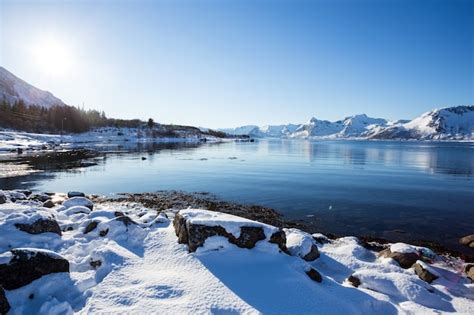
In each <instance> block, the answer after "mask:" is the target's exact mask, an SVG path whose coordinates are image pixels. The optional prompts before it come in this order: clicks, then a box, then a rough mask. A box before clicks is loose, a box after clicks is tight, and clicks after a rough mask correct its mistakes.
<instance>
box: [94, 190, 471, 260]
mask: <svg viewBox="0 0 474 315" xmlns="http://www.w3.org/2000/svg"><path fill="white" fill-rule="evenodd" d="M92 200H93V201H94V202H98V203H103V202H112V201H119V202H137V203H141V204H143V205H144V206H146V207H147V208H150V209H155V210H157V211H165V210H167V209H186V208H189V207H190V208H200V209H207V210H211V211H219V212H223V213H228V214H232V215H236V216H239V217H244V218H247V219H250V220H254V221H259V222H263V223H266V224H270V225H273V226H276V227H279V228H297V229H300V230H302V231H305V232H307V233H309V234H314V233H321V231H318V230H316V229H315V228H314V227H311V226H310V225H308V224H307V223H306V222H305V221H304V220H289V219H286V218H285V217H284V215H283V214H281V213H279V212H278V211H277V210H275V209H272V208H270V207H265V206H261V205H252V204H246V203H236V202H230V201H226V200H222V199H220V198H218V197H217V196H215V195H213V194H211V193H209V192H184V191H176V190H162V191H157V192H146V193H119V194H117V196H115V197H105V196H93V197H92ZM323 234H324V235H325V236H327V237H328V238H329V239H332V240H336V239H339V238H343V237H357V238H358V239H359V241H360V244H361V245H362V246H363V247H365V248H368V249H371V250H374V251H381V250H383V249H385V248H387V247H388V246H389V244H390V243H395V242H398V241H400V240H397V239H385V238H380V237H374V236H369V235H350V234H344V235H340V234H334V233H323ZM409 243H410V244H412V245H416V246H420V247H427V248H430V249H431V250H433V251H434V252H435V253H436V254H438V255H446V256H452V257H457V258H461V259H463V260H464V261H466V262H474V254H466V253H461V252H459V251H458V250H455V249H451V248H448V247H446V246H443V245H441V244H439V243H437V242H435V241H427V240H416V239H415V240H413V241H410V242H409Z"/></svg>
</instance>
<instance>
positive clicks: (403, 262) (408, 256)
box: [379, 248, 421, 269]
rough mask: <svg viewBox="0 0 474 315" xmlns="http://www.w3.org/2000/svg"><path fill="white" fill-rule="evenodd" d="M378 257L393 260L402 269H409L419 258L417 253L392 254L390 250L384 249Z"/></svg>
mask: <svg viewBox="0 0 474 315" xmlns="http://www.w3.org/2000/svg"><path fill="white" fill-rule="evenodd" d="M379 256H380V257H387V258H392V259H394V260H395V261H396V262H398V264H399V265H400V267H402V268H403V269H408V268H410V267H411V266H413V264H414V263H416V261H417V260H418V259H420V258H421V256H420V255H419V254H417V253H397V252H394V253H392V252H391V251H390V248H386V249H384V250H383V251H381V252H380V253H379Z"/></svg>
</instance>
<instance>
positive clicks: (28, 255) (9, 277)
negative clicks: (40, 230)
mask: <svg viewBox="0 0 474 315" xmlns="http://www.w3.org/2000/svg"><path fill="white" fill-rule="evenodd" d="M11 253H12V254H13V257H12V259H11V260H10V262H9V263H7V264H0V285H1V286H3V287H4V288H5V289H7V290H15V289H18V288H21V287H22V286H24V285H27V284H29V283H31V282H33V281H34V280H36V279H39V278H41V277H42V276H44V275H48V274H51V273H57V272H69V262H68V261H67V260H66V259H64V258H62V257H61V256H59V255H55V254H51V253H49V252H47V251H44V250H40V249H27V248H17V249H12V250H11Z"/></svg>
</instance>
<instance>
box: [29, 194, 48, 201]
mask: <svg viewBox="0 0 474 315" xmlns="http://www.w3.org/2000/svg"><path fill="white" fill-rule="evenodd" d="M28 199H29V200H36V201H39V202H46V201H48V200H50V199H51V197H50V196H48V195H46V194H41V193H34V194H31V195H30V196H29V197H28Z"/></svg>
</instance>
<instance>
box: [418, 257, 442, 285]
mask: <svg viewBox="0 0 474 315" xmlns="http://www.w3.org/2000/svg"><path fill="white" fill-rule="evenodd" d="M413 267H414V268H415V273H416V274H417V275H418V277H420V279H421V280H423V281H426V282H428V283H431V282H433V281H434V280H436V279H438V278H439V275H438V274H437V273H436V271H433V269H432V268H430V267H429V266H428V265H427V264H426V263H424V262H423V261H417V262H416V263H415V264H414V265H413Z"/></svg>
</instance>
